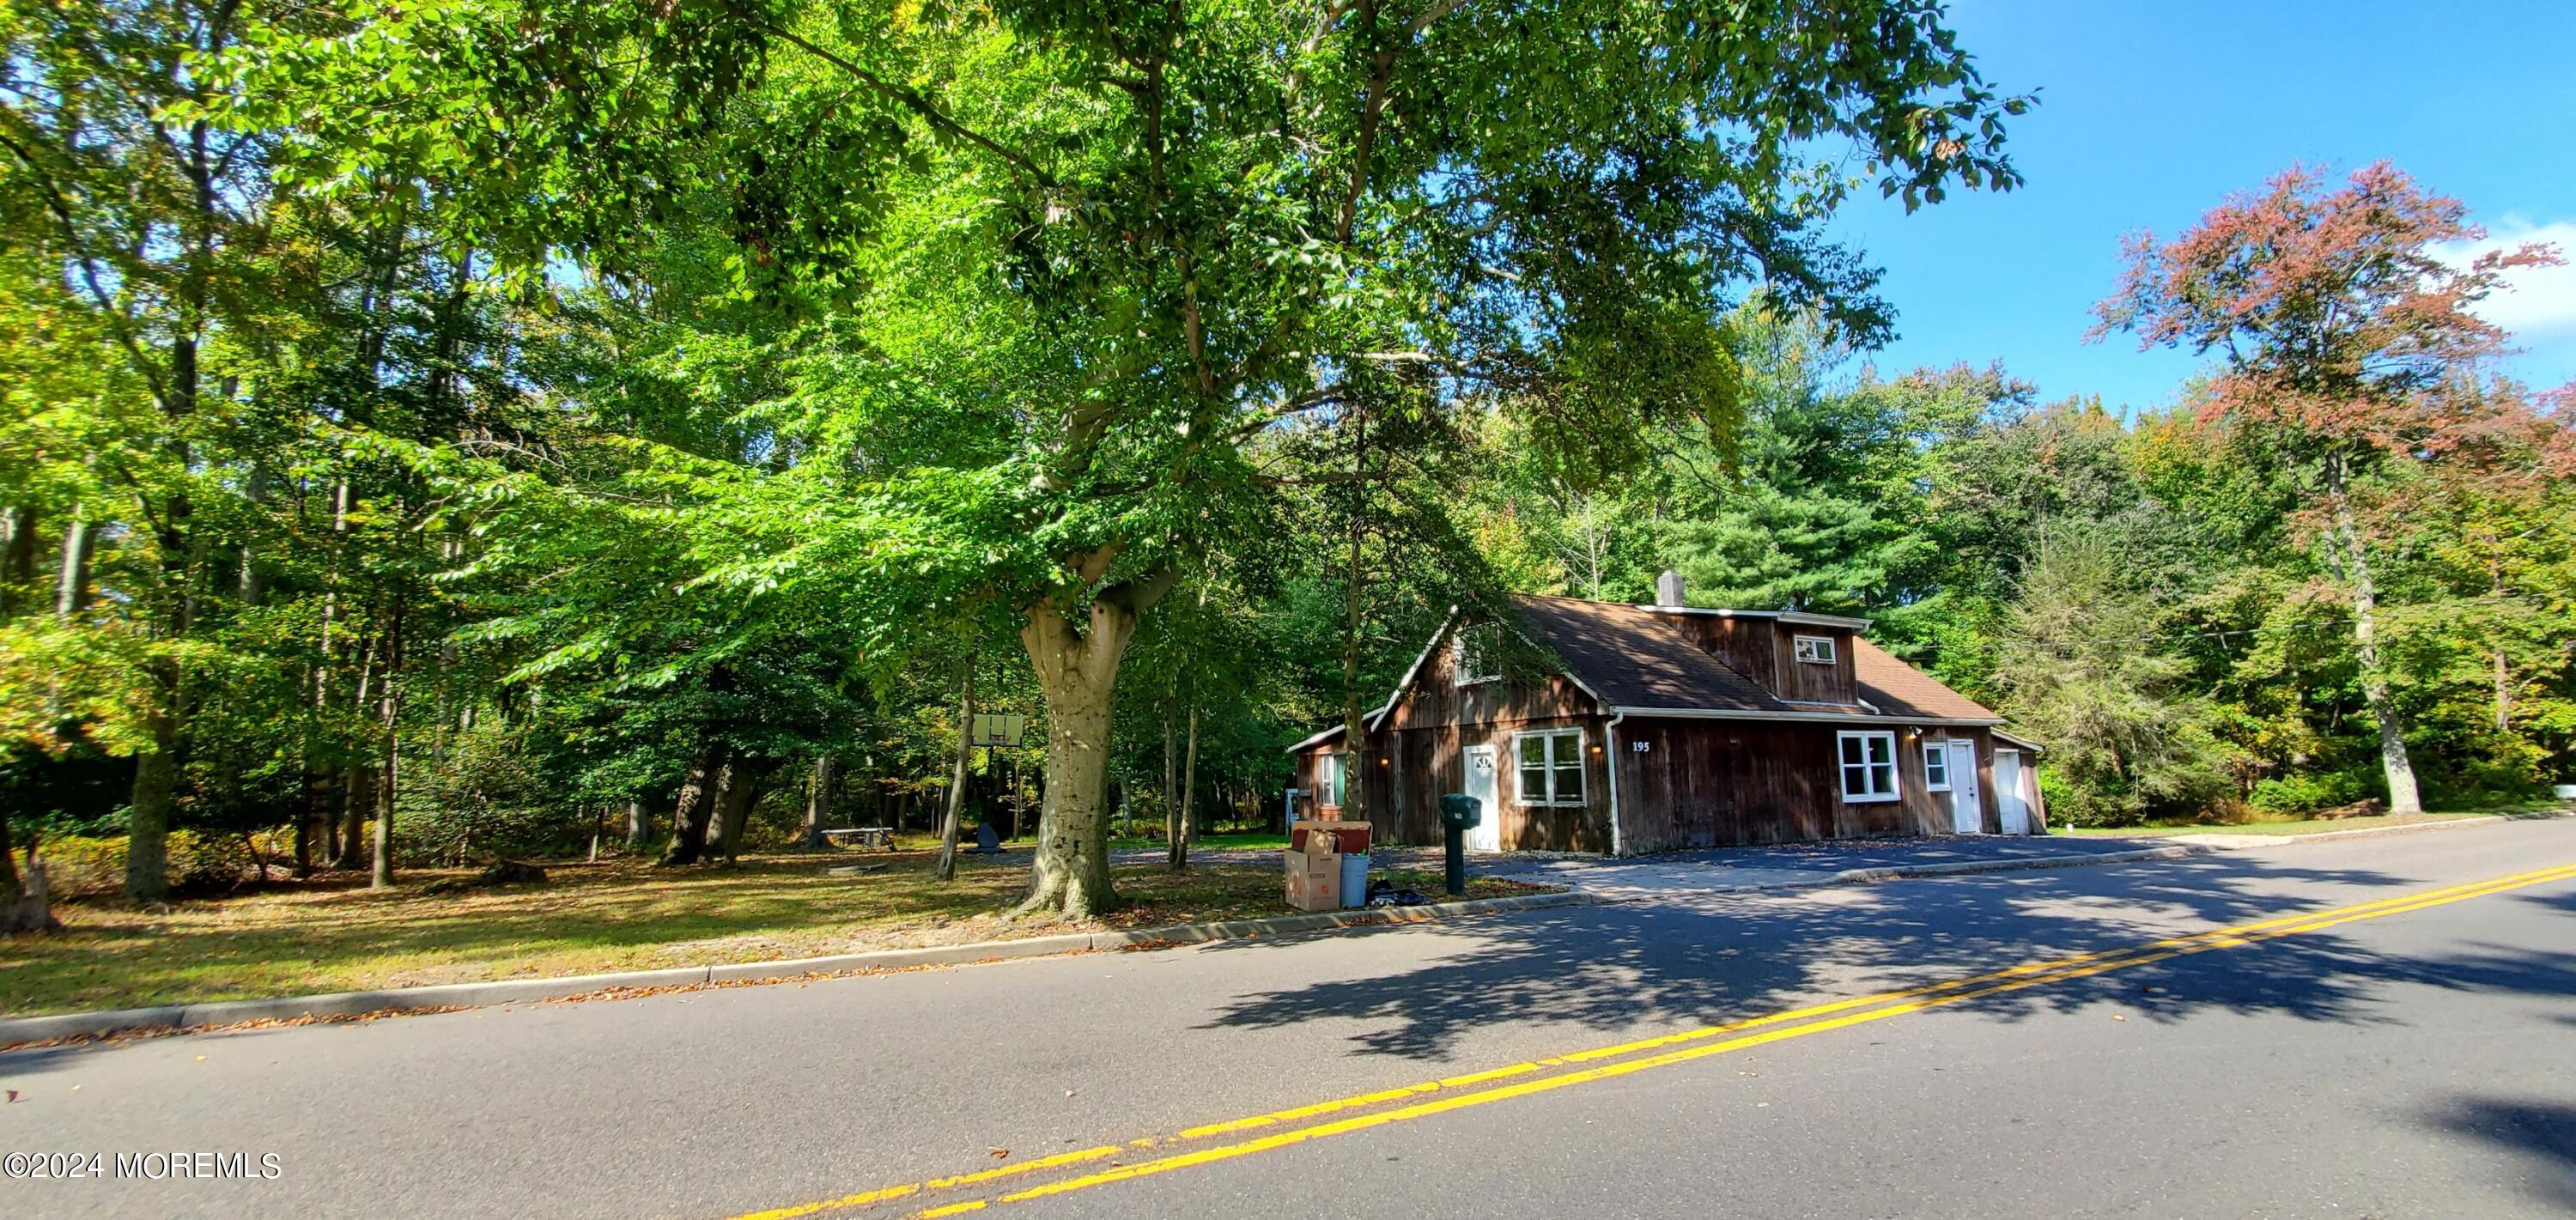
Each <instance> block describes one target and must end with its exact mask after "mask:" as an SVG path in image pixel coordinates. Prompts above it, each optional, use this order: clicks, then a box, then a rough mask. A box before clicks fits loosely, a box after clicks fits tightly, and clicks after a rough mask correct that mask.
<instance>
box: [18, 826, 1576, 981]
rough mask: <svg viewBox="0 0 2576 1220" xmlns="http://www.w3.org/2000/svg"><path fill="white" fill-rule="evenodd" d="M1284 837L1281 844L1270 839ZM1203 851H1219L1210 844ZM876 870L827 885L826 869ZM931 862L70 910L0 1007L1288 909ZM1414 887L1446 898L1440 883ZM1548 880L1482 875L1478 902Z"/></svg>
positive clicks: (973, 861)
mask: <svg viewBox="0 0 2576 1220" xmlns="http://www.w3.org/2000/svg"><path fill="white" fill-rule="evenodd" d="M1270 837H1272V838H1276V836H1270ZM1210 845H1211V846H1213V845H1214V844H1213V843H1211V844H1210ZM866 864H881V865H883V866H884V867H883V868H881V869H878V870H876V871H872V872H868V873H864V874H861V875H858V876H850V877H834V876H830V875H828V874H826V873H825V871H824V869H825V868H826V867H827V866H846V865H866ZM929 865H930V854H929V853H927V852H923V851H897V852H888V853H864V852H833V853H829V854H825V855H801V854H777V855H759V856H746V857H744V858H743V859H742V861H741V863H739V864H738V865H736V866H734V867H732V868H706V869H685V870H675V871H667V872H666V871H660V870H656V869H654V868H652V867H651V866H650V865H649V864H647V863H645V862H643V861H640V860H637V861H627V860H616V861H603V862H601V863H599V864H594V865H584V864H571V865H550V866H548V867H547V873H548V884H546V885H544V886H513V887H509V888H506V889H501V890H486V891H473V892H468V893H465V894H462V895H454V896H445V897H439V896H430V895H424V894H423V893H421V890H422V888H423V887H424V886H427V885H429V884H430V883H432V882H435V881H438V880H441V879H443V878H448V877H458V876H465V875H468V874H469V873H470V872H471V870H465V871H461V872H460V871H455V870H429V869H422V870H414V871H410V872H406V873H405V874H403V876H402V878H401V884H400V885H399V886H397V887H396V888H395V889H394V890H392V891H390V892H387V893H382V894H379V893H373V892H370V891H369V890H368V889H367V888H366V879H365V878H364V877H363V876H358V877H348V876H333V877H330V878H327V879H322V880H316V881H314V882H310V883H282V884H279V885H277V886H275V887H272V888H270V889H268V890H266V891H264V892H260V893H255V894H248V895H244V896H240V897H234V898H227V899H219V900H207V901H189V902H180V903H175V904H173V905H172V906H171V907H170V908H169V909H168V910H167V911H165V912H147V911H139V910H133V909H128V908H126V907H123V906H121V905H118V904H115V903H113V902H109V901H105V900H99V901H91V900H80V901H73V902H67V903H63V904H61V905H60V906H59V907H58V908H57V914H59V915H60V917H61V918H62V921H63V923H64V924H65V925H66V930H65V931H63V932H60V933H54V934H45V935H22V936H12V937H0V1014H5V1015H9V1016H30V1015H35V1014H40V1013H52V1012H73V1011H80V1010H84V1009H96V1008H131V1007H141V1006H145V1005H151V1004H169V1003H178V1002H182V1001H185V1002H204V1001H214V1000H238V999H251V998H257V997H265V996H284V995H302V994H308V993H313V992H329V991H354V990H362V989H368V988H377V987H403V986H416V985H421V984H427V983H458V982H479V981H483V980H488V979H504V978H529V977H544V976H548V975H564V974H590V973H595V972H599V971H608V970H629V969H649V968H653V967H661V966H694V965H708V964H723V963H730V962H752V961H764V960H771V959H777V958H790V957H813V956H820V955H823V954H830V953H852V952H863V951H866V950H870V949H892V948H905V947H912V946H921V945H940V944H958V943H963V942H967V941H976V940H998V939H1005V938H1014V939H1015V938H1019V937H1025V936H1043V935H1048V934H1052V933H1059V932H1071V931H1079V930H1086V929H1101V928H1137V927H1151V926H1154V925H1158V924H1172V923H1191V922H1197V921H1201V920H1211V919H1236V918H1246V917H1251V916H1259V915H1284V914H1289V913H1290V912H1289V910H1288V908H1287V905H1286V903H1285V902H1284V901H1283V900H1282V898H1281V884H1282V883H1281V880H1280V869H1279V866H1278V865H1277V864H1270V865H1266V866H1249V865H1227V866H1210V867H1203V868H1198V869H1193V870H1192V871H1190V872H1189V873H1186V874H1182V875H1179V876H1174V875H1172V874H1171V873H1168V872H1165V871H1163V870H1162V869H1161V868H1160V866H1156V865H1135V866H1127V867H1121V868H1119V869H1118V870H1117V874H1118V890H1119V892H1120V893H1121V894H1122V895H1124V896H1125V897H1126V898H1127V899H1128V901H1129V903H1130V905H1129V906H1128V907H1127V908H1126V909H1124V910H1121V911H1119V912H1117V913H1115V914H1113V915H1110V916H1108V917H1107V918H1104V919H1099V920H1094V921H1090V922H1088V923H1072V922H1066V921H1009V920H1005V919H1003V918H1001V917H1000V915H999V913H998V912H999V911H1000V910H1002V909H1003V908H1006V907H1008V906H1009V905H1010V904H1011V903H1012V902H1013V901H1014V900H1016V899H1017V898H1018V897H1019V895H1020V893H1021V892H1022V890H1023V889H1024V888H1025V887H1026V886H1027V884H1028V869H1027V868H1026V867H1025V866H1022V865H1017V864H1007V863H996V862H992V861H987V860H982V859H979V858H976V857H967V858H965V859H964V860H963V861H961V862H960V868H959V872H958V877H957V882H956V884H954V885H941V884H939V883H938V882H937V881H935V880H933V879H932V878H931V876H930V874H929V871H928V870H929ZM1414 884H1415V886H1416V888H1420V889H1422V890H1423V892H1424V893H1426V894H1430V895H1432V896H1433V897H1435V898H1437V897H1440V896H1441V895H1440V894H1439V887H1438V883H1437V881H1436V879H1435V880H1434V881H1433V882H1432V883H1431V884H1430V885H1429V886H1427V887H1426V886H1424V885H1422V884H1421V883H1420V882H1415V883H1414ZM1547 888H1550V887H1544V886H1531V885H1522V884H1518V883H1515V882H1509V881H1500V880H1489V879H1485V878H1478V879H1476V880H1475V881H1474V883H1473V884H1472V885H1471V886H1470V887H1469V890H1468V896H1469V897H1471V898H1490V897H1498V896H1501V895H1505V894H1515V893H1529V892H1535V891H1539V890H1544V889H1547Z"/></svg>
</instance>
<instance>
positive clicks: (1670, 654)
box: [1512, 596, 2003, 724]
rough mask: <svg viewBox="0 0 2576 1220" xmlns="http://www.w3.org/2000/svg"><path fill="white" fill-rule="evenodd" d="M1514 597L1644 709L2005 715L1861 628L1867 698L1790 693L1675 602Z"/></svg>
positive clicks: (1785, 616) (1612, 694) (1632, 705)
mask: <svg viewBox="0 0 2576 1220" xmlns="http://www.w3.org/2000/svg"><path fill="white" fill-rule="evenodd" d="M1512 604H1513V606H1514V607H1515V608H1516V609H1518V610H1519V611H1520V617H1521V622H1522V623H1523V625H1524V626H1525V627H1526V628H1527V630H1528V633H1529V635H1530V638H1531V639H1532V640H1533V641H1534V642H1536V643H1540V644H1544V645H1546V646H1547V647H1549V648H1551V649H1553V650H1554V651H1555V652H1556V654H1557V656H1558V657H1560V658H1562V659H1563V660H1564V662H1565V665H1566V670H1567V673H1568V676H1570V677H1572V678H1573V679H1574V680H1575V682H1577V683H1578V684H1580V685H1582V686H1583V688H1584V689H1585V690H1588V691H1590V692H1592V694H1593V696H1594V697H1595V698H1597V699H1599V700H1601V702H1602V703H1603V704H1604V705H1606V706H1607V707H1608V708H1609V709H1611V710H1616V711H1624V712H1628V713H1631V714H1636V715H1688V716H1720V717H1740V718H1745V719H1781V720H1831V721H1840V722H1845V723H1855V722H1858V723H1885V722H1889V721H1915V722H1942V723H1950V724H1961V723H1966V724H2000V723H2002V722H2003V717H2001V716H1998V715H1996V714H1995V713H1994V712H1993V711H1991V710H1989V709H1987V708H1986V707H1984V706H1982V705H1980V704H1979V703H1978V702H1977V701H1976V700H1974V699H1970V698H1968V697H1967V696H1965V695H1962V694H1960V693H1959V692H1957V691H1954V690H1951V689H1950V688H1949V687H1946V686H1943V685H1941V683H1940V682H1938V681H1937V680H1935V679H1934V678H1933V677H1932V676H1931V675H1930V674H1927V673H1924V672H1923V671H1922V670H1919V669H1916V668H1914V667H1913V666H1911V665H1908V664H1906V663H1905V662H1903V661H1900V660H1898V659H1897V658H1895V657H1894V656H1891V655H1889V654H1888V652H1887V651H1886V650H1885V649H1882V648H1880V647H1879V646H1877V645H1875V644H1872V643H1870V642H1869V641H1867V640H1864V639H1861V638H1860V637H1859V636H1857V635H1855V636H1853V637H1852V664H1853V674H1854V676H1855V677H1856V678H1857V679H1858V684H1859V687H1860V701H1859V702H1858V703H1856V704H1854V703H1796V702H1790V701H1787V700H1783V699H1781V698H1780V697H1778V696H1776V695H1774V694H1772V693H1771V692H1770V691H1769V690H1766V689H1764V688H1763V686H1762V684H1760V683H1758V682H1755V681H1754V680H1753V679H1751V678H1749V677H1747V676H1745V674H1744V673H1743V671H1741V670H1738V669H1736V668H1735V667H1734V666H1732V665H1729V664H1727V663H1726V662H1725V661H1723V660H1720V659H1719V658H1718V657H1717V656H1715V655H1713V654H1711V653H1710V652H1709V651H1708V650H1706V649H1704V648H1701V647H1700V646H1699V644H1698V643H1697V642H1695V641H1693V640H1692V639H1691V637H1690V636H1689V635H1688V634H1686V633H1685V632H1684V631H1683V630H1682V629H1681V628H1680V627H1679V626H1678V625H1677V624H1676V621H1675V618H1674V615H1675V614H1676V613H1677V611H1675V610H1674V609H1672V608H1669V607H1663V606H1631V605H1626V604H1623V603H1619V602H1596V601H1584V600H1581V599H1579V598H1571V597H1538V596H1516V597H1514V598H1512ZM1697 613H1720V614H1733V615H1741V616H1743V617H1748V618H1778V619H1781V620H1782V621H1790V622H1797V621H1811V622H1814V623H1816V624H1818V625H1828V624H1830V625H1835V626H1845V625H1850V626H1859V625H1864V624H1863V622H1862V620H1858V619H1837V618H1832V617H1831V616H1827V615H1799V616H1794V617H1793V616H1792V614H1791V613H1790V612H1785V611H1698V612H1697Z"/></svg>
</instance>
